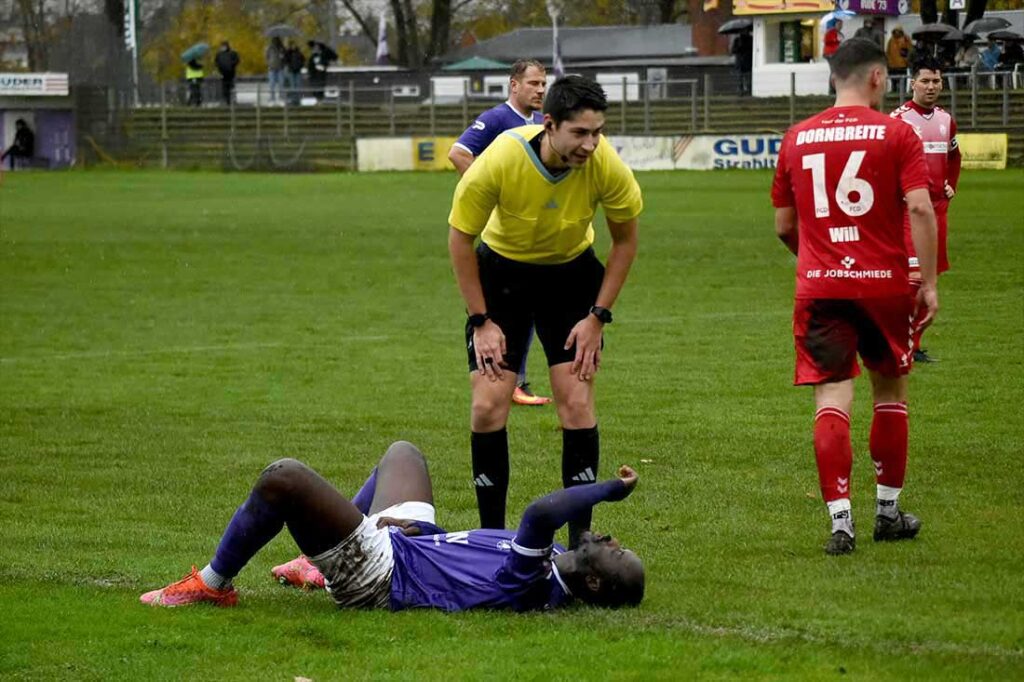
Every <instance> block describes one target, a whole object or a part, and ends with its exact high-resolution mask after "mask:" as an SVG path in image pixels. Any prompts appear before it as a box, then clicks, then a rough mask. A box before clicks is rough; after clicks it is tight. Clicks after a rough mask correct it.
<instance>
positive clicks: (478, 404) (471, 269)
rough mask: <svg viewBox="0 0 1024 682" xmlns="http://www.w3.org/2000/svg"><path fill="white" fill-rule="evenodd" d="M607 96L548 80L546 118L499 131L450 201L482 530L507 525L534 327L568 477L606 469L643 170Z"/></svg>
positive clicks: (569, 79) (584, 83)
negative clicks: (611, 116)
mask: <svg viewBox="0 0 1024 682" xmlns="http://www.w3.org/2000/svg"><path fill="white" fill-rule="evenodd" d="M607 107H608V104H607V100H606V98H605V94H604V91H603V90H602V89H601V87H600V86H599V85H597V84H596V83H594V82H592V81H590V80H587V79H585V78H583V77H581V76H566V77H565V78H562V79H560V80H559V81H557V82H556V83H555V84H554V85H553V86H551V88H550V89H549V90H548V96H547V99H546V100H545V102H544V123H543V125H527V126H523V127H521V128H513V129H511V130H509V131H506V132H505V133H503V134H502V135H500V136H498V138H497V139H496V140H495V141H494V142H493V143H491V145H490V147H488V148H487V150H486V151H485V152H484V153H483V154H481V155H480V156H479V158H477V160H476V161H475V162H474V163H473V165H472V166H470V168H469V170H468V171H467V172H466V174H465V175H464V176H463V177H462V180H461V181H460V182H459V185H458V187H457V188H456V190H455V197H454V199H453V200H452V211H451V215H450V216H449V217H448V223H449V225H450V226H451V227H450V229H449V231H448V250H449V252H450V254H451V259H452V265H453V267H454V269H455V277H456V279H457V280H458V283H459V289H460V291H461V292H462V297H463V298H464V299H465V302H466V309H467V311H468V313H469V319H468V320H467V322H466V342H467V347H468V351H469V353H468V355H469V369H470V372H471V375H470V376H471V383H472V388H473V408H472V415H471V423H470V426H471V429H472V451H473V480H474V484H475V485H476V495H477V504H478V506H479V508H480V525H481V527H483V528H504V527H505V498H506V494H507V492H508V479H509V457H508V434H507V432H506V429H505V424H506V421H507V419H508V413H509V408H510V406H511V401H512V391H513V390H514V389H515V385H516V371H515V370H516V368H518V367H519V366H520V360H521V358H522V352H523V348H524V345H525V343H526V338H527V335H528V334H529V330H530V325H531V324H535V325H536V330H537V336H538V338H540V341H541V344H543V346H544V354H545V355H546V356H547V360H548V367H549V369H550V372H551V388H552V392H553V394H554V398H555V404H556V406H557V409H558V420H559V421H560V422H561V425H562V483H563V484H564V485H565V486H566V487H568V486H572V485H578V484H581V483H591V482H593V481H596V480H597V464H598V458H599V452H600V446H599V439H598V433H597V416H596V414H595V411H594V375H595V374H596V373H597V370H598V367H599V366H600V364H601V348H602V345H603V342H602V330H603V329H604V326H605V325H606V324H609V323H611V321H612V313H611V310H612V306H613V305H614V304H615V299H616V298H617V297H618V295H619V291H621V289H622V285H623V284H624V283H625V281H626V276H627V275H628V274H629V268H630V266H631V265H632V263H633V259H634V258H635V256H636V250H637V225H638V216H639V215H640V212H641V210H642V209H643V200H642V198H641V195H640V187H639V185H637V182H636V180H635V179H634V178H633V174H632V173H631V172H630V170H629V168H628V167H627V166H626V164H625V163H623V161H622V159H620V158H619V156H618V155H617V154H616V153H615V150H614V149H613V148H612V146H611V145H610V144H609V143H608V141H607V140H606V139H604V137H603V136H602V130H603V129H604V112H605V110H606V109H607ZM598 204H600V205H601V206H602V207H603V208H604V213H605V217H606V218H607V222H608V230H609V232H610V233H611V238H612V246H611V249H610V251H609V252H608V264H607V268H606V267H605V266H603V265H601V262H600V261H599V260H598V259H597V257H596V256H595V255H594V249H593V248H592V244H593V242H594V227H593V225H592V223H591V221H592V220H593V218H594V212H595V211H596V209H597V205H598ZM478 235H479V236H480V244H479V246H476V247H475V248H474V242H475V240H476V238H477V236H478ZM589 527H590V513H589V512H587V513H586V514H585V515H583V516H580V517H579V518H577V519H575V521H571V522H570V523H569V544H570V546H571V547H575V546H576V544H577V541H578V539H579V535H580V533H581V532H583V531H584V530H587V529H589Z"/></svg>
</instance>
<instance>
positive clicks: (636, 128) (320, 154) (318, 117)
mask: <svg viewBox="0 0 1024 682" xmlns="http://www.w3.org/2000/svg"><path fill="white" fill-rule="evenodd" d="M947 83H948V86H947V93H946V94H945V95H944V97H943V101H944V102H945V104H944V106H946V108H947V109H949V110H950V111H951V113H952V114H953V115H954V116H955V117H957V118H958V119H959V123H960V127H961V128H962V129H974V128H979V127H980V128H982V129H989V130H991V129H994V128H997V127H1000V126H1001V127H1003V128H1004V129H1007V130H1011V129H1013V130H1017V129H1020V131H1021V134H1024V89H1022V88H1021V83H1020V79H1019V74H1014V73H1013V72H995V73H953V74H949V77H948V79H947ZM604 85H605V88H606V90H607V91H608V94H609V98H610V100H611V101H610V102H609V108H608V111H607V112H606V115H605V119H606V128H605V132H606V133H607V134H609V135H679V134H698V133H703V132H713V133H736V132H746V133H751V132H768V131H772V132H781V131H783V130H785V129H786V128H787V127H789V126H790V125H791V124H793V123H794V122H796V121H798V120H800V119H803V118H805V117H807V116H810V115H812V114H813V113H814V112H816V111H820V110H821V109H823V108H824V107H826V106H828V103H829V101H830V98H829V97H827V96H797V94H796V77H795V75H794V76H793V78H792V80H791V85H790V93H789V95H788V96H782V97H774V98H752V97H749V96H739V95H736V94H717V93H716V92H715V87H714V85H715V83H714V81H713V78H712V76H711V75H710V74H705V76H704V78H702V79H677V80H670V81H657V82H644V81H636V80H632V81H630V80H628V79H626V78H623V79H622V80H621V82H618V83H614V82H613V83H607V82H606V83H605V84H604ZM907 91H908V83H907V76H906V75H903V74H897V75H894V76H892V88H891V90H890V92H889V93H887V95H886V99H885V100H884V101H883V103H882V106H881V109H882V110H883V111H889V110H891V109H894V108H895V107H897V106H898V105H899V104H900V103H902V102H903V101H905V100H906V98H907V96H908V95H907ZM221 95H222V93H221V82H220V81H219V80H217V79H212V80H210V81H207V82H205V83H204V84H203V91H202V103H201V105H199V106H191V107H190V106H187V103H188V101H189V97H188V89H187V86H186V85H185V84H184V83H168V84H165V85H163V86H154V87H153V88H152V89H151V90H149V91H147V92H146V93H145V96H144V97H143V98H142V102H143V103H142V104H141V105H140V106H135V105H134V102H133V97H131V96H129V94H128V93H126V92H117V91H113V90H104V91H94V92H93V93H92V94H91V96H90V97H87V98H86V97H79V122H80V131H81V132H82V133H83V140H82V142H83V143H82V144H80V148H83V149H85V150H86V151H87V152H89V153H90V154H91V158H89V159H88V160H89V161H100V160H102V161H108V160H110V159H114V160H123V161H125V162H129V163H138V164H143V165H157V166H160V167H188V166H195V167H201V166H210V165H214V164H221V165H222V166H223V167H225V168H237V169H246V168H262V169H271V170H275V169H283V168H292V169H310V168H313V169H315V168H339V169H350V168H354V167H355V165H356V161H357V159H356V142H355V140H356V139H357V138H359V137H364V136H383V135H391V136H409V137H418V136H431V137H441V136H456V135H459V134H460V133H461V132H462V131H463V130H465V128H466V127H467V126H468V125H469V124H470V123H472V121H473V119H474V118H475V117H476V116H477V115H478V114H479V113H480V112H481V111H483V110H485V109H487V108H489V107H491V106H494V105H495V104H496V103H498V102H500V101H502V100H501V99H496V98H493V97H491V98H487V97H481V96H479V95H475V94H474V93H471V92H470V91H469V88H468V85H467V86H464V87H463V92H462V94H461V96H460V95H455V96H452V95H451V94H445V95H444V96H442V95H439V94H438V93H436V92H433V88H431V92H430V93H429V94H428V95H427V96H426V97H421V96H416V97H408V96H403V94H400V93H399V91H398V90H397V89H396V88H394V87H391V86H381V85H376V86H373V85H360V84H359V83H358V82H357V81H355V80H347V81H341V82H333V83H330V84H328V85H326V86H325V87H323V88H322V89H315V88H309V87H302V88H290V89H287V90H282V91H276V92H274V93H271V91H270V88H269V87H268V86H267V83H266V81H264V80H263V79H260V80H243V81H239V82H238V83H237V87H236V89H235V90H234V92H233V93H232V96H231V97H230V98H229V99H227V100H224V99H223V98H222V96H221ZM87 162H88V161H87Z"/></svg>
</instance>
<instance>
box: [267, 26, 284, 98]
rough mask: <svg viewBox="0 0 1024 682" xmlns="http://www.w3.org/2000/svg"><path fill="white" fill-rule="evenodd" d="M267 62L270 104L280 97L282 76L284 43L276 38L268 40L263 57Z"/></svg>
mask: <svg viewBox="0 0 1024 682" xmlns="http://www.w3.org/2000/svg"><path fill="white" fill-rule="evenodd" d="M264 56H265V57H266V60H267V86H268V87H269V88H270V103H271V104H273V103H274V102H276V101H277V100H278V99H280V97H281V82H282V76H283V75H284V43H282V42H281V39H280V38H279V37H278V36H274V37H273V38H271V39H270V44H269V45H267V51H266V54H265V55H264Z"/></svg>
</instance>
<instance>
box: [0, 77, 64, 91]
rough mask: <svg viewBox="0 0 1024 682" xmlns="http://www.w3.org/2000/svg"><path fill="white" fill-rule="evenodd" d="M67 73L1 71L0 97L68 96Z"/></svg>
mask: <svg viewBox="0 0 1024 682" xmlns="http://www.w3.org/2000/svg"><path fill="white" fill-rule="evenodd" d="M67 95H68V75H67V74H66V73H0V97H4V96H6V97H66V96H67Z"/></svg>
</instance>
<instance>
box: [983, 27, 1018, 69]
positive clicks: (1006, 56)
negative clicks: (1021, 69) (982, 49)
mask: <svg viewBox="0 0 1024 682" xmlns="http://www.w3.org/2000/svg"><path fill="white" fill-rule="evenodd" d="M988 39H989V40H990V41H996V42H997V43H998V44H999V46H1000V48H1001V50H1000V55H999V61H998V62H997V63H996V68H998V69H1005V70H1007V71H1012V70H1013V68H1014V67H1015V66H1016V65H1017V64H1020V63H1022V62H1024V47H1022V45H1021V43H1024V35H1021V34H1019V33H1015V32H1014V31H1006V30H999V31H992V32H991V33H989V34H988Z"/></svg>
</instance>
